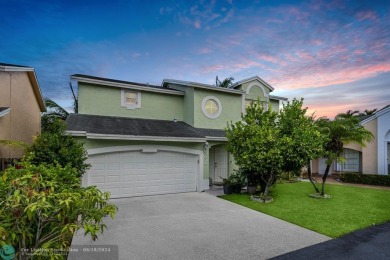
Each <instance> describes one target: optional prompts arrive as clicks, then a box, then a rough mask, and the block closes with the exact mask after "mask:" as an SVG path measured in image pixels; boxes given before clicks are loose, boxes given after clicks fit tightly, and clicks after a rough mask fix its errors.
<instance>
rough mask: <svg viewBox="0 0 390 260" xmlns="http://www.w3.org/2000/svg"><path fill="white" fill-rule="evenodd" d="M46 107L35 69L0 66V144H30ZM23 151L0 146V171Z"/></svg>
mask: <svg viewBox="0 0 390 260" xmlns="http://www.w3.org/2000/svg"><path fill="white" fill-rule="evenodd" d="M45 111H46V108H45V104H44V102H43V99H42V94H41V91H40V88H39V84H38V80H37V77H36V75H35V72H34V69H33V68H31V67H24V66H19V65H11V64H5V63H0V140H16V141H23V142H25V143H32V141H33V136H34V135H37V134H39V133H40V132H41V112H45ZM22 155H23V151H21V150H16V149H12V148H9V147H4V146H0V170H2V169H4V168H5V167H6V164H8V163H10V162H12V160H13V159H18V158H20V157H21V156H22Z"/></svg>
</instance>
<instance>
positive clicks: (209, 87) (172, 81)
mask: <svg viewBox="0 0 390 260" xmlns="http://www.w3.org/2000/svg"><path fill="white" fill-rule="evenodd" d="M165 83H167V84H176V85H183V86H189V87H194V88H202V89H207V90H212V91H220V92H227V93H232V94H240V95H242V94H245V92H244V91H242V90H237V89H231V88H220V87H216V86H212V85H207V84H202V83H197V82H190V81H183V80H176V79H164V80H163V83H162V85H164V84H165Z"/></svg>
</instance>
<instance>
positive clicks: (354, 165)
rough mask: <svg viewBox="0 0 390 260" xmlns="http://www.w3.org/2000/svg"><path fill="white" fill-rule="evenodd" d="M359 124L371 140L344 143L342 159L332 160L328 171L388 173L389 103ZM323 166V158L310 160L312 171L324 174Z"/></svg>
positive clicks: (389, 140)
mask: <svg viewBox="0 0 390 260" xmlns="http://www.w3.org/2000/svg"><path fill="white" fill-rule="evenodd" d="M360 124H361V125H362V126H363V127H364V128H366V129H367V130H368V131H370V132H371V133H372V135H373V137H374V138H373V140H372V141H371V142H370V143H368V144H367V145H366V146H361V145H359V144H357V143H349V144H346V145H345V148H344V151H343V157H344V160H342V161H341V162H337V161H335V162H333V165H332V168H331V172H330V173H331V174H335V173H340V172H362V173H365V174H379V175H390V105H387V106H385V107H384V108H382V109H380V110H378V111H376V112H375V113H374V114H373V115H371V116H368V117H366V118H364V119H363V120H362V121H361V122H360ZM325 168H326V164H325V158H319V159H317V160H313V161H312V169H313V173H318V174H324V172H325Z"/></svg>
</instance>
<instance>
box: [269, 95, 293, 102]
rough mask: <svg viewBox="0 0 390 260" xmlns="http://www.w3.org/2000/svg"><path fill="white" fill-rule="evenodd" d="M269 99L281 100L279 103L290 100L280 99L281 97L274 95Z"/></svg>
mask: <svg viewBox="0 0 390 260" xmlns="http://www.w3.org/2000/svg"><path fill="white" fill-rule="evenodd" d="M269 98H270V99H275V100H279V101H287V100H288V98H285V97H280V96H274V95H269Z"/></svg>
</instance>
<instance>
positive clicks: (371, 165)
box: [362, 119, 378, 174]
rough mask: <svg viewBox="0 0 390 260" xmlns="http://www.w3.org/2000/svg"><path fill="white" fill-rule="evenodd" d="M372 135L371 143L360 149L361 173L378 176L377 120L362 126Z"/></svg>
mask: <svg viewBox="0 0 390 260" xmlns="http://www.w3.org/2000/svg"><path fill="white" fill-rule="evenodd" d="M364 127H365V128H366V129H367V130H368V131H370V132H371V133H372V134H373V135H374V139H373V140H372V141H371V143H369V144H367V145H366V146H365V147H363V148H362V164H363V165H362V167H363V173H366V174H378V149H377V148H378V138H377V135H378V119H374V120H372V121H371V122H369V123H367V124H365V125H364Z"/></svg>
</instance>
